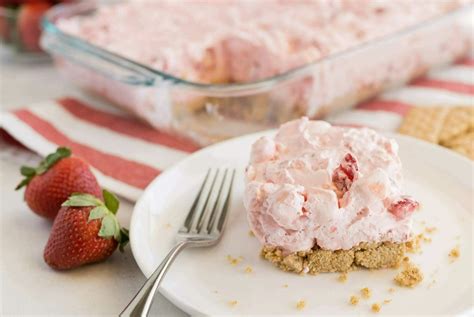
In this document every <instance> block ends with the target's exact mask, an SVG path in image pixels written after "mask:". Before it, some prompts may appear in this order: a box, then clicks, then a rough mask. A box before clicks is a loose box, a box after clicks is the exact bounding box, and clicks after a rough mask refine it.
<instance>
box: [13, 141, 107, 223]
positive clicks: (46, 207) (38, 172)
mask: <svg viewBox="0 0 474 317" xmlns="http://www.w3.org/2000/svg"><path fill="white" fill-rule="evenodd" d="M21 174H22V175H23V176H25V179H23V181H22V182H21V183H20V184H19V185H18V186H17V187H16V190H18V189H20V188H22V187H23V186H26V190H25V201H26V203H27V204H28V206H29V207H30V208H31V210H33V211H34V212H35V213H37V214H38V215H40V216H42V217H46V218H50V219H54V218H55V217H56V215H57V213H58V210H59V208H61V204H62V203H63V202H64V201H66V199H68V198H69V196H71V194H72V193H86V194H91V195H94V196H96V197H98V198H101V197H102V196H101V191H100V187H99V184H98V183H97V179H96V178H95V176H94V174H92V172H91V170H90V168H89V166H88V165H87V163H86V162H84V161H83V160H81V159H80V158H77V157H71V151H70V150H69V149H68V148H64V147H60V148H58V149H57V150H56V152H55V153H52V154H50V155H48V156H46V158H45V159H44V160H43V161H41V163H40V164H39V166H38V167H36V168H35V167H29V166H22V167H21Z"/></svg>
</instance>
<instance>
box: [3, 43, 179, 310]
mask: <svg viewBox="0 0 474 317" xmlns="http://www.w3.org/2000/svg"><path fill="white" fill-rule="evenodd" d="M66 95H67V96H77V97H81V98H83V99H84V98H85V95H84V93H83V92H81V91H80V90H78V89H77V88H75V87H74V86H72V85H70V84H69V83H68V82H66V81H64V80H62V78H61V77H59V75H58V74H57V73H56V72H55V70H54V69H53V67H52V66H51V64H50V63H49V62H43V63H40V64H37V63H31V62H30V63H28V62H25V61H16V60H14V59H12V56H11V54H10V52H9V51H7V50H6V49H5V47H3V46H0V110H1V111H5V110H12V109H15V108H19V107H22V106H25V105H29V104H31V103H34V102H37V101H43V100H49V99H53V98H57V97H61V96H66ZM0 115H1V114H0ZM0 151H1V152H0V284H1V297H0V315H2V316H4V315H39V314H41V315H49V316H50V315H87V316H89V315H117V314H118V313H119V312H120V311H121V310H122V308H123V307H124V305H125V304H127V303H128V302H129V300H130V299H131V297H132V296H133V295H134V294H135V292H136V291H137V290H138V289H139V288H140V286H141V285H142V283H143V282H144V280H145V278H144V276H143V274H142V273H141V271H140V270H139V268H138V266H137V264H136V263H135V260H134V259H133V256H132V253H131V251H130V248H127V250H126V252H125V253H124V254H121V253H120V252H116V253H114V255H113V256H112V257H111V258H109V259H108V260H107V261H105V262H103V263H99V264H94V265H89V266H86V267H82V268H79V269H76V270H72V271H68V272H56V271H54V270H52V269H50V268H49V267H48V266H47V265H46V264H45V263H44V261H43V249H44V246H45V244H46V241H47V239H48V235H49V230H50V228H51V223H50V222H49V221H47V220H44V219H42V218H40V217H38V216H36V215H35V214H33V213H32V212H31V211H30V210H29V209H28V207H27V206H26V204H25V203H24V201H23V192H15V191H14V190H13V189H14V187H15V186H16V184H17V183H18V182H19V180H20V179H21V178H20V174H19V167H20V165H21V162H22V161H24V160H25V159H28V158H29V159H30V160H31V161H35V160H37V159H38V158H37V157H36V156H28V155H26V157H25V155H24V152H23V153H20V152H13V151H12V148H11V147H10V146H7V145H5V144H4V143H0ZM20 154H22V155H20ZM121 203H122V204H121V208H120V212H119V218H120V222H121V223H122V224H123V225H124V226H126V227H128V224H129V220H130V215H131V212H132V207H133V205H132V204H131V203H130V202H127V201H124V200H122V201H121ZM152 314H153V315H160V316H185V313H184V312H182V311H181V310H179V309H178V308H176V307H175V306H174V305H173V304H171V303H170V302H169V301H167V300H166V299H165V298H164V297H163V296H162V295H161V294H158V295H157V296H156V298H155V302H154V305H153V309H152Z"/></svg>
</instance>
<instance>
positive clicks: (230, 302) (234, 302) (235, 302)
mask: <svg viewBox="0 0 474 317" xmlns="http://www.w3.org/2000/svg"><path fill="white" fill-rule="evenodd" d="M238 303H239V302H238V301H236V300H230V301H229V302H227V304H229V306H231V307H234V306H236V305H237V304H238Z"/></svg>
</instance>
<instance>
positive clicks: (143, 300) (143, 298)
mask: <svg viewBox="0 0 474 317" xmlns="http://www.w3.org/2000/svg"><path fill="white" fill-rule="evenodd" d="M186 245H187V242H186V241H182V242H180V243H178V244H177V245H176V246H174V247H173V249H171V251H170V252H169V253H168V255H166V257H165V258H164V259H163V261H162V262H161V263H160V265H159V266H158V267H157V268H156V270H155V272H153V274H152V275H151V276H150V278H149V279H148V280H146V282H145V283H144V284H143V286H142V288H141V289H140V290H139V291H138V293H137V294H136V295H135V297H134V298H133V299H132V300H131V301H130V303H129V304H128V305H127V307H125V309H124V310H123V311H122V312H121V313H120V315H119V316H120V317H125V316H127V317H128V316H131V317H139V316H140V317H144V316H148V312H149V311H150V307H151V304H152V303H153V298H154V297H155V293H156V290H157V289H158V286H159V285H160V283H161V280H162V279H163V277H164V276H165V274H166V271H168V268H169V267H170V265H171V263H173V261H174V259H175V258H176V257H177V255H178V254H179V253H180V252H181V250H183V249H184V247H186Z"/></svg>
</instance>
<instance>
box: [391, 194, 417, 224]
mask: <svg viewBox="0 0 474 317" xmlns="http://www.w3.org/2000/svg"><path fill="white" fill-rule="evenodd" d="M419 207H420V204H419V203H418V202H417V201H414V200H413V199H411V198H409V197H401V198H400V199H399V200H397V201H395V202H393V203H392V204H391V205H390V206H389V207H388V211H389V212H391V213H392V214H393V215H394V216H395V218H397V219H398V220H400V219H403V218H405V217H406V216H408V215H409V214H411V213H413V212H414V211H415V210H417V209H418V208H419Z"/></svg>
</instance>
